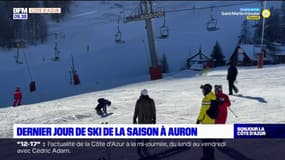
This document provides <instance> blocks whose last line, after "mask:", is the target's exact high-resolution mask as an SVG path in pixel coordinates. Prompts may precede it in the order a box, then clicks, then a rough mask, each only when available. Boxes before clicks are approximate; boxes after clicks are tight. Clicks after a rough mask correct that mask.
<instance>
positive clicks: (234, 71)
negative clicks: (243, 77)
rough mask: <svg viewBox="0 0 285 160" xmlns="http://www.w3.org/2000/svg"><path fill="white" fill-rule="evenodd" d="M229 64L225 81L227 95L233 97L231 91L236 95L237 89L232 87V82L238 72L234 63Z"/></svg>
mask: <svg viewBox="0 0 285 160" xmlns="http://www.w3.org/2000/svg"><path fill="white" fill-rule="evenodd" d="M229 64H230V67H229V68H228V75H227V80H228V82H229V95H233V89H234V91H235V93H238V88H237V87H236V86H235V85H234V82H235V81H236V78H237V74H238V70H237V67H236V66H235V63H234V62H230V63H229Z"/></svg>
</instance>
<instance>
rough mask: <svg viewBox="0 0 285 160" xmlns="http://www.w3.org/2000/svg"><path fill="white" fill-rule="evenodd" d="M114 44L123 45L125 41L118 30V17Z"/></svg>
mask: <svg viewBox="0 0 285 160" xmlns="http://www.w3.org/2000/svg"><path fill="white" fill-rule="evenodd" d="M115 42H116V43H118V44H120V43H125V41H123V40H122V32H121V30H120V16H119V17H118V24H117V32H116V34H115Z"/></svg>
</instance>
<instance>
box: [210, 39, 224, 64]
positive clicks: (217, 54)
mask: <svg viewBox="0 0 285 160" xmlns="http://www.w3.org/2000/svg"><path fill="white" fill-rule="evenodd" d="M211 57H212V59H213V60H214V61H215V66H224V65H225V64H226V61H225V56H224V54H223V52H222V49H221V46H220V44H219V42H218V41H217V42H216V44H215V46H214V47H213V51H212V54H211Z"/></svg>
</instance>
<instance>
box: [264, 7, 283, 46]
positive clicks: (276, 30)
mask: <svg viewBox="0 0 285 160" xmlns="http://www.w3.org/2000/svg"><path fill="white" fill-rule="evenodd" d="M270 11H271V16H270V18H268V19H267V21H266V24H267V25H266V26H267V27H266V28H265V32H266V34H265V39H266V40H267V41H269V42H280V40H281V27H280V14H279V12H278V11H277V10H274V9H273V8H272V9H270Z"/></svg>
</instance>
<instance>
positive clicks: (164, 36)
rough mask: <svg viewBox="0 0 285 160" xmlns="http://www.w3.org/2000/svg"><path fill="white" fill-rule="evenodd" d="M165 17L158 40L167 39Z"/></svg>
mask: <svg viewBox="0 0 285 160" xmlns="http://www.w3.org/2000/svg"><path fill="white" fill-rule="evenodd" d="M165 21H166V20H165V15H164V19H163V25H162V26H161V27H160V38H161V39H165V38H168V27H167V26H166V24H165Z"/></svg>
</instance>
